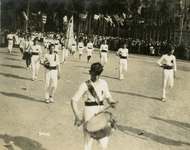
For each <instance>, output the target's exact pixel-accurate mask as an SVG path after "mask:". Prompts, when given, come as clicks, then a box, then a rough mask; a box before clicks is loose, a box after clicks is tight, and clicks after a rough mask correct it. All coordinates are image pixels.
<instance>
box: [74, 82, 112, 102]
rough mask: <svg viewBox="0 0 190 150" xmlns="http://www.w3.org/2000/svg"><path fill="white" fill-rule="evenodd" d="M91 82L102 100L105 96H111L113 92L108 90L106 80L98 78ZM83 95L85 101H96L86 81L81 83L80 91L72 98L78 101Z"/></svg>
mask: <svg viewBox="0 0 190 150" xmlns="http://www.w3.org/2000/svg"><path fill="white" fill-rule="evenodd" d="M91 84H92V86H93V87H94V90H95V91H96V93H97V95H98V97H99V98H100V101H102V100H103V98H104V97H105V98H110V97H111V94H110V92H109V90H108V85H107V82H106V81H105V80H102V79H98V80H97V81H96V82H95V83H93V82H91ZM82 96H83V100H84V101H85V102H95V99H94V97H93V96H92V95H91V93H90V91H89V90H88V87H87V85H86V83H85V82H83V83H82V84H81V85H80V87H79V89H78V91H77V92H76V94H75V95H74V96H73V98H72V100H74V101H77V102H78V101H79V99H80V98H81V97H82Z"/></svg>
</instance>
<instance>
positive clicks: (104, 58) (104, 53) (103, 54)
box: [100, 40, 108, 66]
mask: <svg viewBox="0 0 190 150" xmlns="http://www.w3.org/2000/svg"><path fill="white" fill-rule="evenodd" d="M100 62H101V64H102V65H103V66H105V65H106V63H107V62H108V45H107V44H106V40H104V43H103V44H102V45H101V46H100Z"/></svg>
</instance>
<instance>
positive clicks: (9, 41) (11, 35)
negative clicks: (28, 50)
mask: <svg viewBox="0 0 190 150" xmlns="http://www.w3.org/2000/svg"><path fill="white" fill-rule="evenodd" d="M13 36H14V35H13V34H12V33H10V34H8V35H7V39H8V52H9V53H11V51H12V49H13Z"/></svg>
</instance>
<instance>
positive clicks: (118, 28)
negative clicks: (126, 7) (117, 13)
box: [117, 23, 120, 37]
mask: <svg viewBox="0 0 190 150" xmlns="http://www.w3.org/2000/svg"><path fill="white" fill-rule="evenodd" d="M119 30H120V24H119V23H118V27H117V37H119Z"/></svg>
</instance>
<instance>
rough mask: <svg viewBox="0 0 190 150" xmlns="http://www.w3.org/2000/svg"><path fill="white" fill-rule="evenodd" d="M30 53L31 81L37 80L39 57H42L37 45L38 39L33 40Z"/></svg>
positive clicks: (39, 47)
mask: <svg viewBox="0 0 190 150" xmlns="http://www.w3.org/2000/svg"><path fill="white" fill-rule="evenodd" d="M30 53H31V54H32V57H31V68H32V81H34V80H36V79H37V75H38V71H39V68H40V63H39V60H40V57H41V55H42V50H41V46H40V45H38V38H35V39H34V45H31V48H30Z"/></svg>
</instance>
